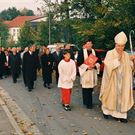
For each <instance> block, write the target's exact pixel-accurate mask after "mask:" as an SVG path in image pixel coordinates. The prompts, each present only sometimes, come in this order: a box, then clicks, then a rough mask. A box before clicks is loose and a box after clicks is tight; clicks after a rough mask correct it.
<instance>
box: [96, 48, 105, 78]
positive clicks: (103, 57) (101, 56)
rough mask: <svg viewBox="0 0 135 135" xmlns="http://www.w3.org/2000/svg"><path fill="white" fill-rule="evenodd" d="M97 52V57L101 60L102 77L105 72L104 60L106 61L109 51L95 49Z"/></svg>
mask: <svg viewBox="0 0 135 135" xmlns="http://www.w3.org/2000/svg"><path fill="white" fill-rule="evenodd" d="M95 51H96V54H97V56H98V57H99V59H100V60H101V64H100V75H101V76H102V74H103V70H104V59H105V56H106V53H107V50H103V49H95Z"/></svg>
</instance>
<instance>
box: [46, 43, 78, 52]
mask: <svg viewBox="0 0 135 135" xmlns="http://www.w3.org/2000/svg"><path fill="white" fill-rule="evenodd" d="M58 44H59V46H60V47H61V49H63V48H64V43H58ZM56 46H57V43H56V44H53V45H48V46H47V47H48V48H49V50H50V52H51V53H53V52H55V51H56ZM70 46H71V49H72V50H73V52H74V53H75V52H76V51H78V50H79V48H78V46H77V45H75V44H70Z"/></svg>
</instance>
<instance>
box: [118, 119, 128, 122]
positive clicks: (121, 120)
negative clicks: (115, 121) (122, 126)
mask: <svg viewBox="0 0 135 135" xmlns="http://www.w3.org/2000/svg"><path fill="white" fill-rule="evenodd" d="M119 120H120V122H122V123H128V120H127V119H119Z"/></svg>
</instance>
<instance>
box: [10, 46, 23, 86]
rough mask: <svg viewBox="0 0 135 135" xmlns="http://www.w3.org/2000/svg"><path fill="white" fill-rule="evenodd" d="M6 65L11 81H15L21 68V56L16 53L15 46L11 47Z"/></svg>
mask: <svg viewBox="0 0 135 135" xmlns="http://www.w3.org/2000/svg"><path fill="white" fill-rule="evenodd" d="M8 66H9V67H10V70H11V75H12V78H13V83H16V82H17V78H18V77H19V74H20V69H21V57H20V55H19V54H18V53H17V49H16V48H15V47H13V48H12V53H11V54H10V55H9V60H8Z"/></svg>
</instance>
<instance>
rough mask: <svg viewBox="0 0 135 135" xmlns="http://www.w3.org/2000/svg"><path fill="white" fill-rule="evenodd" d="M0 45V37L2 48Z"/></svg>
mask: <svg viewBox="0 0 135 135" xmlns="http://www.w3.org/2000/svg"><path fill="white" fill-rule="evenodd" d="M1 45H2V44H1V37H0V47H2V46H1Z"/></svg>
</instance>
